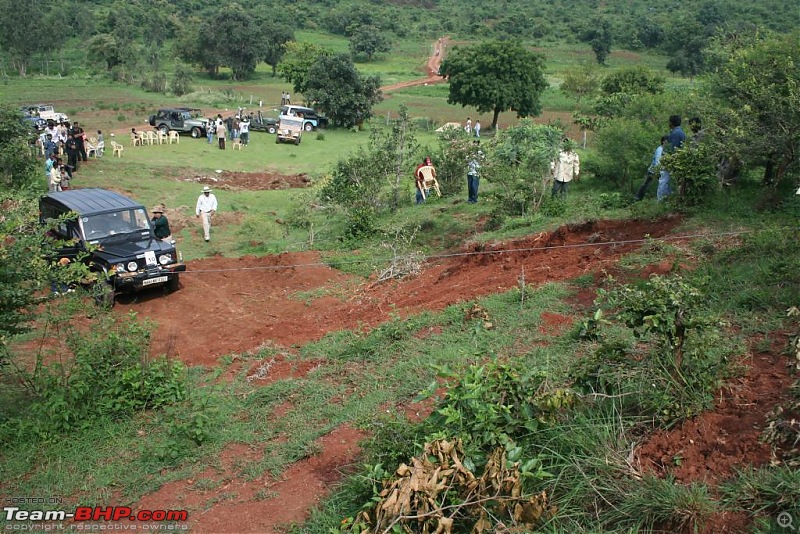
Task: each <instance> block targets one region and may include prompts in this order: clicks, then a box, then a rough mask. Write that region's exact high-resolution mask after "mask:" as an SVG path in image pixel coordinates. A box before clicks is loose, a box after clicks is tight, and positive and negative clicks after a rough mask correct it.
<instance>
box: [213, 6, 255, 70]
mask: <svg viewBox="0 0 800 534" xmlns="http://www.w3.org/2000/svg"><path fill="white" fill-rule="evenodd" d="M213 24H214V25H215V30H216V36H217V37H218V39H216V41H215V43H214V47H215V49H216V50H217V53H218V54H219V57H220V59H221V60H222V64H223V65H226V66H228V67H230V69H231V74H232V78H233V79H234V80H244V79H246V78H249V77H250V76H252V74H253V73H254V72H255V70H256V65H257V64H258V61H259V60H260V59H261V58H263V57H264V56H265V46H264V41H263V39H262V38H261V32H260V30H259V27H258V24H257V22H256V19H255V18H254V17H253V15H252V14H251V13H250V12H249V11H246V10H245V9H244V8H243V7H242V6H241V5H239V4H237V3H235V2H234V3H233V4H230V5H227V6H225V7H223V8H222V9H220V10H219V11H218V12H217V13H216V14H215V15H214V16H213Z"/></svg>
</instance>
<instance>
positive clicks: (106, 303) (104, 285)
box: [92, 280, 117, 308]
mask: <svg viewBox="0 0 800 534" xmlns="http://www.w3.org/2000/svg"><path fill="white" fill-rule="evenodd" d="M92 291H93V293H94V301H95V302H96V303H97V305H98V306H103V307H105V308H113V307H114V303H115V302H116V300H117V292H116V291H115V290H114V286H113V285H112V284H111V283H110V282H106V281H104V280H100V281H98V282H97V283H95V285H94V287H93V288H92Z"/></svg>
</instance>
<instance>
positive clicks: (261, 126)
mask: <svg viewBox="0 0 800 534" xmlns="http://www.w3.org/2000/svg"><path fill="white" fill-rule="evenodd" d="M250 131H251V132H267V133H270V134H274V133H275V132H277V131H278V119H273V118H272V117H265V116H264V115H262V113H261V111H259V112H258V115H253V114H251V115H250Z"/></svg>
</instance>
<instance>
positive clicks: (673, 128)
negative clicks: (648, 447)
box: [656, 115, 686, 202]
mask: <svg viewBox="0 0 800 534" xmlns="http://www.w3.org/2000/svg"><path fill="white" fill-rule="evenodd" d="M684 141H686V134H685V133H684V132H683V129H682V128H681V116H680V115H672V116H670V118H669V134H667V142H668V143H669V147H668V148H669V151H670V152H675V151H676V150H677V149H679V148H681V147H683V143H684ZM669 181H670V175H669V172H668V171H666V170H664V169H662V170H661V172H660V173H659V176H658V191H657V192H656V198H657V199H658V201H659V202H661V201H662V200H664V199H665V198H667V197H668V196H670V195H671V194H672V188H671V187H670V184H669Z"/></svg>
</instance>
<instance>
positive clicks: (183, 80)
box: [171, 63, 192, 96]
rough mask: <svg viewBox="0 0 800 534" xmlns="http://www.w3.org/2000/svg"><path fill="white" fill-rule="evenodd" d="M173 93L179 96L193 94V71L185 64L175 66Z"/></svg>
mask: <svg viewBox="0 0 800 534" xmlns="http://www.w3.org/2000/svg"><path fill="white" fill-rule="evenodd" d="M171 86H172V92H173V93H175V94H176V95H178V96H183V95H185V94H187V93H191V92H192V71H191V69H190V68H189V67H187V66H186V65H184V64H183V63H178V64H177V65H175V73H174V74H173V75H172V85H171Z"/></svg>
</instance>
